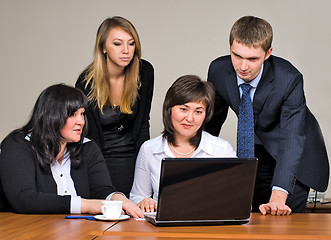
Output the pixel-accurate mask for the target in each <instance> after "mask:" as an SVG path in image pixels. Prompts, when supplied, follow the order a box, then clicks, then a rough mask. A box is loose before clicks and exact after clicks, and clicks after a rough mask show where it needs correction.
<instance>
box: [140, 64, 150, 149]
mask: <svg viewBox="0 0 331 240" xmlns="http://www.w3.org/2000/svg"><path fill="white" fill-rule="evenodd" d="M141 84H142V86H141V93H140V94H141V96H139V97H140V99H141V101H142V102H141V103H140V106H141V107H139V111H141V112H142V113H139V114H142V118H143V119H142V125H141V128H140V130H139V132H138V134H137V140H136V146H137V151H139V148H140V146H141V145H142V144H143V143H144V142H145V141H146V140H148V139H150V131H149V128H150V125H149V120H150V111H151V105H152V98H153V91H154V68H153V66H152V65H151V64H150V63H149V62H147V61H145V60H142V70H141Z"/></svg>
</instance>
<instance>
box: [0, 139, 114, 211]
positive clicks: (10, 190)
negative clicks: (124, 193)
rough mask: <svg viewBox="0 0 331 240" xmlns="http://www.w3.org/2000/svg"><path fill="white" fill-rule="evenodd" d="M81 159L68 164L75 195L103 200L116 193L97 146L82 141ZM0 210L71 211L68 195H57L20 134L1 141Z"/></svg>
mask: <svg viewBox="0 0 331 240" xmlns="http://www.w3.org/2000/svg"><path fill="white" fill-rule="evenodd" d="M82 157H83V161H82V164H81V165H80V167H79V168H77V169H75V168H73V167H71V177H72V179H73V182H74V185H75V189H76V192H77V195H78V196H81V197H82V198H86V199H106V197H107V196H108V195H109V194H110V193H112V192H115V191H116V189H115V188H114V187H113V186H112V184H111V180H110V177H109V173H108V170H107V166H106V163H105V160H104V158H103V156H102V153H101V151H100V149H99V148H98V146H97V145H96V144H95V143H94V142H93V141H89V142H86V143H84V145H83V152H82ZM0 177H1V185H0V212H1V211H14V212H17V213H70V200H71V196H59V195H57V185H56V183H55V181H54V178H53V176H52V173H51V172H45V171H44V170H43V169H42V168H40V166H39V164H38V162H37V157H36V154H35V152H34V151H33V149H32V146H31V144H30V141H28V140H26V139H25V136H24V135H23V134H15V135H13V134H11V135H9V136H8V137H7V138H6V139H5V140H4V142H3V145H2V148H1V153H0Z"/></svg>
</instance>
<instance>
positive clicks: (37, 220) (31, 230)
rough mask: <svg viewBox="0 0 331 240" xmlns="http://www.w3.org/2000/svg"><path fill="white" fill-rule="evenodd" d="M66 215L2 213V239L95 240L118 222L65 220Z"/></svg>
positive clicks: (0, 218)
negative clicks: (95, 233) (96, 233)
mask: <svg viewBox="0 0 331 240" xmlns="http://www.w3.org/2000/svg"><path fill="white" fill-rule="evenodd" d="M64 217H65V215H55V214H52V215H46V214H45V215H33V214H15V213H0V239H1V240H7V239H8V240H9V239H10V240H12V239H20V240H21V239H22V240H24V239H33V240H35V239H43V240H53V239H61V240H62V239H64V240H66V239H70V240H76V239H79V240H80V239H83V240H84V239H94V238H95V236H93V234H91V232H92V231H97V232H98V233H102V232H103V231H105V230H107V229H108V228H110V227H111V226H112V225H113V224H115V223H116V222H104V221H92V220H86V219H65V218H64Z"/></svg>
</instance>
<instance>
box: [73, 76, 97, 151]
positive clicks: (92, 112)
mask: <svg viewBox="0 0 331 240" xmlns="http://www.w3.org/2000/svg"><path fill="white" fill-rule="evenodd" d="M92 81H93V80H92ZM75 87H76V88H78V89H80V90H81V91H82V92H83V93H84V94H85V96H88V94H89V93H90V91H91V83H89V84H88V85H87V86H86V81H85V74H84V72H83V73H82V74H81V75H80V76H79V77H78V79H77V82H76V84H75ZM85 113H86V118H87V126H88V133H87V137H88V138H90V139H93V140H94V141H95V143H96V144H97V145H98V146H99V147H100V148H102V147H103V134H102V132H101V126H100V122H99V118H98V117H99V116H98V107H97V104H96V102H91V101H89V102H88V106H87V108H86V109H85Z"/></svg>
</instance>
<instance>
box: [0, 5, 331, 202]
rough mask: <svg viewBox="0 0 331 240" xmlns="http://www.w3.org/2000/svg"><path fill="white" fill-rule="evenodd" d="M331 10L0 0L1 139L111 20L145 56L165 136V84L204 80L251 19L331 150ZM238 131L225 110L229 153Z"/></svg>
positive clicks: (66, 79)
mask: <svg viewBox="0 0 331 240" xmlns="http://www.w3.org/2000/svg"><path fill="white" fill-rule="evenodd" d="M330 9H331V1H329V0H314V1H310V0H277V1H269V0H250V1H246V0H231V1H230V0H228V1H225V0H166V1H165V0H139V1H137V0H131V1H129V0H126V1H125V0H122V1H118V0H117V1H115V0H97V1H87V0H70V1H68V0H56V1H51V0H29V1H25V0H0V31H1V44H0V66H1V68H0V75H1V87H0V104H1V105H0V109H1V117H0V126H1V127H0V141H1V140H2V139H3V138H4V137H5V136H6V135H7V134H8V133H9V132H10V131H11V130H13V129H14V128H18V127H20V126H21V125H23V124H24V123H25V122H26V121H27V119H28V116H29V114H30V112H31V110H32V107H33V105H34V103H35V101H36V98H37V97H38V95H39V94H40V92H41V91H42V90H43V89H45V88H46V87H47V86H49V85H51V84H54V83H61V82H62V83H67V84H72V85H73V84H74V83H75V81H76V79H77V77H78V75H79V73H80V72H81V71H82V70H83V68H84V67H85V66H87V65H88V64H89V63H90V62H91V60H92V51H93V47H94V42H95V35H96V31H97V28H98V26H99V25H100V24H101V22H102V21H103V20H104V19H105V18H106V17H111V16H114V15H120V16H123V17H125V18H127V19H129V20H130V21H131V22H132V23H133V24H134V25H135V27H136V29H137V31H138V33H139V35H140V38H141V42H142V51H143V58H144V59H147V60H148V61H150V62H151V63H152V64H153V66H154V68H155V90H154V98H153V104H152V112H151V135H152V137H155V136H157V135H159V134H160V132H161V131H162V128H163V127H162V118H161V108H162V103H163V99H164V95H165V91H166V90H167V89H168V87H169V86H170V85H171V83H172V82H173V81H174V80H175V79H177V78H178V77H179V76H181V75H184V74H197V75H199V76H200V77H202V78H203V79H206V76H207V70H208V66H209V63H210V62H211V61H212V60H213V59H215V58H216V57H218V56H220V55H225V54H228V53H229V46H228V35H229V31H230V28H231V26H232V24H233V23H234V22H235V20H237V19H238V18H239V17H241V16H243V15H255V16H259V17H262V18H265V19H266V20H268V21H269V22H270V23H271V25H272V26H273V30H274V42H273V47H274V51H273V54H274V55H278V56H281V57H284V58H286V59H288V60H289V61H291V62H292V64H293V65H294V66H296V67H297V68H298V69H299V70H300V71H301V72H302V73H303V75H304V80H305V85H304V88H305V93H306V97H307V104H308V106H309V107H310V109H311V110H312V112H313V113H314V114H315V116H316V118H317V119H318V121H319V123H320V125H321V128H322V131H323V133H324V138H325V141H326V144H327V148H328V152H330V147H331V126H330V124H329V121H330V119H331V116H330V115H331V112H330V103H331V101H330V98H329V96H330V92H331V81H330V79H329V78H330V77H329V76H328V71H329V70H330V69H331V67H330V56H331V45H330V43H331V27H330V25H331V20H330ZM236 124H237V123H236V118H235V117H234V114H233V113H232V112H231V113H230V116H229V118H228V120H227V122H226V125H225V126H224V128H223V130H222V133H221V137H223V138H225V139H227V140H229V141H230V142H231V144H232V145H233V147H235V144H236ZM326 196H327V197H331V191H330V190H329V191H327V193H326Z"/></svg>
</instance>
